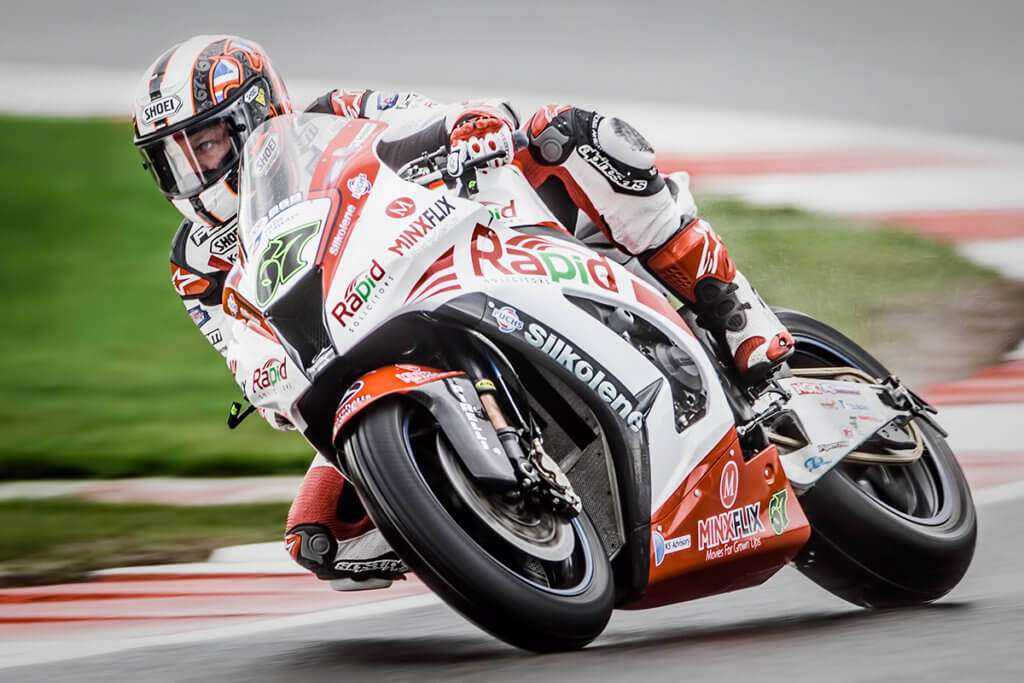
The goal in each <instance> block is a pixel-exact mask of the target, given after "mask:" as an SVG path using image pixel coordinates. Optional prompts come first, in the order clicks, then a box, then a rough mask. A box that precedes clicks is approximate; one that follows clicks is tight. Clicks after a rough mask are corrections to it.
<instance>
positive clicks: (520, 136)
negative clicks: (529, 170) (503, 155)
mask: <svg viewBox="0 0 1024 683" xmlns="http://www.w3.org/2000/svg"><path fill="white" fill-rule="evenodd" d="M528 144H530V138H529V137H528V136H527V135H526V133H524V132H523V131H521V130H517V131H516V132H514V133H512V148H513V149H514V150H515V151H517V152H518V151H519V150H521V149H523V148H524V147H526V146H527V145H528Z"/></svg>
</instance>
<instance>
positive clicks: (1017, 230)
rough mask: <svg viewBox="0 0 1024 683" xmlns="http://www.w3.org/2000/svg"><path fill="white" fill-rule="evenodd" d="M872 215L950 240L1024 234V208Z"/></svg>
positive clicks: (996, 238)
mask: <svg viewBox="0 0 1024 683" xmlns="http://www.w3.org/2000/svg"><path fill="white" fill-rule="evenodd" d="M870 217H871V218H872V219H875V220H879V221H886V222H890V223H897V224H899V225H903V226H906V227H908V228H910V229H912V230H913V231H914V232H919V233H921V234H924V235H928V236H929V237H934V238H936V239H942V240H947V241H949V242H965V241H968V240H998V239H1012V238H1015V237H1024V209H986V210H964V211H890V212H885V213H876V214H871V216H870Z"/></svg>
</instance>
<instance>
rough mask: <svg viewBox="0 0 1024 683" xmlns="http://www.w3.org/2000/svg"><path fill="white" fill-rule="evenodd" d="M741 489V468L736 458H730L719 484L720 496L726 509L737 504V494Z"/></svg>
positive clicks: (723, 469)
mask: <svg viewBox="0 0 1024 683" xmlns="http://www.w3.org/2000/svg"><path fill="white" fill-rule="evenodd" d="M739 491H740V469H739V467H738V466H737V465H736V461H735V460H730V461H729V462H727V463H725V467H723V468H722V479H721V481H720V482H719V484H718V496H719V498H720V499H721V501H722V505H723V506H725V508H726V509H729V508H731V507H732V506H733V505H735V504H736V495H737V494H738V493H739Z"/></svg>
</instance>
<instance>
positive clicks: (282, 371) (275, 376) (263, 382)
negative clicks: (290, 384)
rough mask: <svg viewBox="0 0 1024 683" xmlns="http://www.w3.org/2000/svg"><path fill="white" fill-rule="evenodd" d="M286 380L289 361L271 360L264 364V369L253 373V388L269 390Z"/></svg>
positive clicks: (258, 369)
mask: <svg viewBox="0 0 1024 683" xmlns="http://www.w3.org/2000/svg"><path fill="white" fill-rule="evenodd" d="M286 379H288V361H287V360H279V359H277V358H271V359H270V360H268V361H267V362H266V363H264V364H263V367H261V368H256V369H255V370H253V371H252V388H253V389H269V388H270V387H272V386H274V385H275V384H277V383H278V382H281V381H284V380H286Z"/></svg>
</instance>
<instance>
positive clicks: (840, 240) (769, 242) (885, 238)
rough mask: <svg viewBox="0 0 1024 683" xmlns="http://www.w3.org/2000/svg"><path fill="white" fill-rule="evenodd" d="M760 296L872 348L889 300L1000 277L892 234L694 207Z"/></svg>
mask: <svg viewBox="0 0 1024 683" xmlns="http://www.w3.org/2000/svg"><path fill="white" fill-rule="evenodd" d="M698 205H699V206H700V208H701V215H702V216H704V217H705V218H706V219H707V220H708V221H709V222H710V223H711V224H712V225H714V226H715V228H716V229H717V230H718V231H719V232H720V234H721V235H722V238H723V240H724V241H725V243H726V244H727V245H728V246H729V252H730V254H732V256H733V257H734V260H735V261H736V263H737V264H738V266H739V267H740V268H741V269H742V270H743V272H744V274H746V276H747V278H748V279H749V280H750V281H751V282H752V283H753V284H754V286H755V287H756V288H757V289H758V291H759V292H760V293H761V295H762V297H763V298H764V299H765V300H766V301H768V302H769V303H771V304H772V305H775V306H786V307H789V308H796V309H798V310H801V311H803V312H804V313H809V314H811V315H814V316H816V317H818V318H821V319H822V320H824V321H826V322H828V323H829V324H830V325H833V326H834V327H837V328H839V329H840V330H842V331H843V332H845V333H846V334H847V335H849V336H851V337H852V338H853V339H857V340H861V341H862V342H864V343H866V344H870V340H871V332H872V329H871V320H872V317H873V314H875V313H877V312H878V311H879V309H881V308H883V307H885V306H886V305H888V304H889V303H890V302H891V301H893V300H894V299H899V300H908V299H920V300H922V301H925V300H928V299H932V300H934V301H935V302H941V301H942V299H943V295H944V294H947V293H949V292H950V291H952V290H954V289H956V288H959V287H967V286H970V285H974V284H981V283H985V282H989V283H991V282H995V281H997V280H998V276H997V275H996V274H994V273H993V272H992V271H989V270H987V269H985V268H982V267H980V266H977V265H974V264H972V263H970V262H969V261H967V260H965V259H963V258H962V257H960V256H959V255H958V254H957V253H956V251H955V250H954V249H953V248H952V247H950V246H949V245H946V244H943V243H940V242H933V241H931V240H927V239H923V238H921V237H918V236H916V235H913V234H910V233H907V232H900V231H899V230H896V229H879V228H878V226H874V225H865V224H858V223H855V222H853V221H850V220H846V219H842V218H834V217H830V216H822V215H817V214H812V213H808V212H805V211H799V210H796V209H790V208H782V209H767V208H761V207H754V206H750V205H749V204H744V203H742V202H737V201H733V200H729V199H722V198H704V199H703V200H702V201H700V202H699V204H698Z"/></svg>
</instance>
